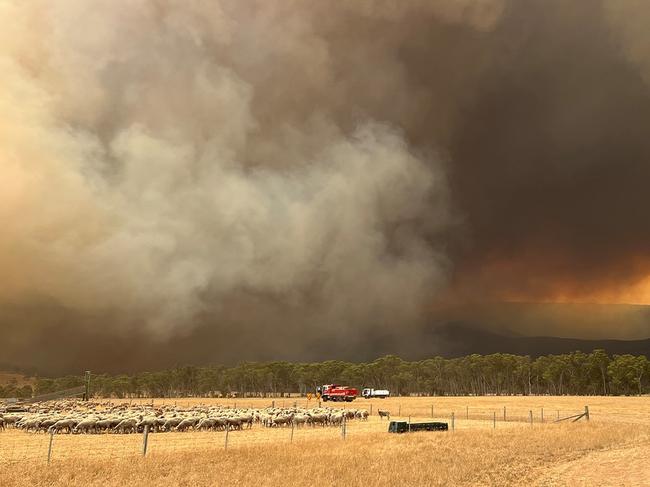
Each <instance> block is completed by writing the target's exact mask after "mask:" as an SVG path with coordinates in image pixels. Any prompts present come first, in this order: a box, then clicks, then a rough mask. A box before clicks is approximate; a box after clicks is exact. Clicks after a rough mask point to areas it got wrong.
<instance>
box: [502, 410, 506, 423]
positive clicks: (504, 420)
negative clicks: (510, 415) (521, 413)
mask: <svg viewBox="0 0 650 487" xmlns="http://www.w3.org/2000/svg"><path fill="white" fill-rule="evenodd" d="M503 422H504V423H505V422H506V407H505V406H503Z"/></svg>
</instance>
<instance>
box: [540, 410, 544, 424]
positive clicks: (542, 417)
mask: <svg viewBox="0 0 650 487" xmlns="http://www.w3.org/2000/svg"><path fill="white" fill-rule="evenodd" d="M541 422H542V423H543V422H544V408H542V416H541Z"/></svg>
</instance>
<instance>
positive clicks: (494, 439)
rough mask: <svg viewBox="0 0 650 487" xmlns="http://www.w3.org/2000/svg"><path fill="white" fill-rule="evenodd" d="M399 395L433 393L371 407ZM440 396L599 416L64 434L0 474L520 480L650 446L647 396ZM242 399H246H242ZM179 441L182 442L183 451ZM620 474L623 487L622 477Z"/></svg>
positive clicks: (34, 480)
mask: <svg viewBox="0 0 650 487" xmlns="http://www.w3.org/2000/svg"><path fill="white" fill-rule="evenodd" d="M552 399H555V401H553V400H552ZM398 401H399V402H400V403H401V405H402V408H403V409H404V408H408V407H412V408H414V409H415V408H424V407H427V405H426V404H425V403H426V402H429V403H430V402H431V401H432V398H394V399H391V400H389V401H382V402H381V403H379V402H375V403H374V404H375V406H374V407H375V408H376V407H377V406H376V405H377V404H382V405H384V406H385V407H387V408H389V409H393V408H394V407H399V403H398ZM433 401H434V405H435V404H440V405H441V407H442V406H446V407H447V408H448V409H456V410H457V411H460V410H461V405H463V404H467V403H468V402H469V404H470V405H471V406H472V407H474V408H475V409H476V410H479V409H485V410H489V409H490V408H492V409H495V410H496V409H498V408H499V407H500V408H502V407H503V406H502V404H504V403H505V404H506V405H507V407H510V408H512V409H517V408H520V409H522V410H523V411H525V410H526V409H531V408H533V405H536V406H537V407H545V408H548V409H552V406H551V403H552V404H555V405H556V406H555V407H556V408H562V409H564V408H566V409H567V411H579V410H580V409H581V407H582V405H583V404H584V403H585V401H586V402H587V403H588V404H589V405H590V409H591V410H592V414H594V416H593V420H592V421H591V422H590V423H575V424H570V423H569V424H566V423H563V424H544V425H541V424H535V425H533V427H530V426H529V425H526V424H518V423H514V422H508V423H505V424H504V423H497V429H496V430H493V429H492V428H491V426H492V424H491V421H481V420H469V421H467V420H464V419H462V417H461V418H459V420H458V423H457V426H458V429H457V430H456V431H455V432H453V433H452V432H449V433H417V434H415V433H414V434H410V435H389V434H387V433H386V432H385V431H386V422H385V421H384V422H380V421H379V420H378V419H377V418H373V419H372V420H371V421H370V422H368V423H367V424H362V423H351V424H350V425H351V428H350V436H349V437H348V439H347V440H345V441H342V440H341V439H340V437H339V435H338V431H336V430H334V429H326V430H320V429H314V430H301V431H300V432H297V433H296V441H295V442H294V443H293V444H289V442H288V438H287V435H288V434H289V433H288V430H273V431H269V430H266V429H264V428H261V427H257V428H255V429H254V430H253V431H249V432H247V431H244V432H237V433H236V434H232V435H231V447H230V448H229V449H228V451H227V452H226V451H224V450H223V443H222V439H223V436H221V435H222V434H220V433H205V434H201V433H186V434H183V433H179V434H177V435H173V434H169V435H168V434H161V435H153V436H152V437H150V438H151V439H152V443H151V450H150V452H151V454H150V455H149V456H148V457H147V458H146V459H142V458H140V457H138V456H137V449H138V445H139V439H138V437H137V436H136V435H131V436H128V437H123V436H121V435H101V440H102V441H109V442H118V443H119V442H123V443H122V444H121V447H120V448H125V450H124V451H123V452H120V450H119V449H118V450H117V452H118V455H117V458H108V459H107V458H103V457H102V456H101V455H90V454H89V452H90V451H91V450H92V442H94V443H97V441H99V440H100V438H98V437H95V436H94V435H91V436H87V437H81V436H74V437H64V435H62V436H61V437H60V438H56V441H57V442H58V444H57V445H56V448H57V449H56V450H55V457H54V460H53V463H52V465H50V466H49V467H47V466H46V465H45V464H44V463H45V462H44V459H43V458H41V459H40V460H38V461H26V462H19V463H14V464H12V465H9V466H6V467H4V468H3V469H1V470H0V485H2V486H7V487H9V486H14V485H16V486H17V485H43V486H45V485H47V486H50V485H52V486H63V485H66V486H67V485H102V486H104V487H109V486H113V485H115V486H117V485H120V486H124V485H143V484H152V485H187V486H195V485H256V486H257V485H304V484H307V485H310V484H313V483H314V482H317V483H318V484H319V485H349V486H356V485H364V486H368V485H373V486H374V485H386V486H389V485H390V486H393V485H398V484H400V485H403V486H410V485H522V484H524V483H534V482H535V481H537V480H539V479H540V478H541V477H543V476H544V475H545V473H546V472H547V470H548V469H549V468H550V467H553V466H557V465H561V464H564V463H567V462H571V461H573V460H577V459H580V458H582V457H585V456H586V455H588V454H589V453H590V452H598V451H607V450H609V449H614V448H621V447H626V446H631V445H636V446H639V445H641V447H642V448H644V449H645V448H647V447H648V445H649V444H650V432H649V427H648V426H649V423H648V417H649V415H648V413H649V412H650V400H649V399H648V398H535V397H533V398H512V397H510V398H433ZM238 402H239V404H240V405H245V404H243V402H244V401H238ZM264 402H265V403H266V402H268V400H264ZM362 404H363V403H361V402H359V403H357V404H355V406H361V405H362ZM260 405H261V404H260ZM541 405H544V406H541ZM428 407H429V408H430V405H429V406H428ZM434 407H435V406H434ZM462 409H464V406H463V407H462ZM459 415H460V414H459ZM610 420H614V421H610ZM14 435H20V437H15V436H14ZM12 437H13V440H14V441H17V442H18V445H20V444H21V442H23V441H28V439H29V438H35V439H34V440H31V441H40V442H41V445H40V446H39V448H41V451H42V446H43V443H42V442H43V441H44V439H45V437H44V436H43V435H41V436H40V438H37V435H25V434H23V433H21V432H11V433H9V432H7V433H2V434H0V442H4V444H5V445H6V444H7V442H8V441H10V439H11V438H12ZM83 442H87V443H83ZM116 444H117V443H116ZM15 445H16V443H14V446H15ZM174 445H176V446H174ZM180 446H182V447H183V448H177V447H180ZM0 451H1V449H0ZM134 451H135V452H136V453H134ZM644 451H645V450H644ZM648 451H650V449H649V450H648ZM120 453H125V454H124V455H120ZM618 480H620V481H621V482H620V483H621V484H625V482H624V479H622V478H621V479H618Z"/></svg>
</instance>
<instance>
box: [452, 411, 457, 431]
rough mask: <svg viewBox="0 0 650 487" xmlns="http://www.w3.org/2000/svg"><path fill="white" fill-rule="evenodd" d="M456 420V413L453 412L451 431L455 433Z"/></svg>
mask: <svg viewBox="0 0 650 487" xmlns="http://www.w3.org/2000/svg"><path fill="white" fill-rule="evenodd" d="M455 419H456V418H455V415H454V412H453V411H452V412H451V431H454V428H455V422H456V421H455Z"/></svg>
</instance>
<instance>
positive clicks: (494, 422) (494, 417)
mask: <svg viewBox="0 0 650 487" xmlns="http://www.w3.org/2000/svg"><path fill="white" fill-rule="evenodd" d="M492 427H493V428H494V429H496V427H497V412H496V411H492Z"/></svg>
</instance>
